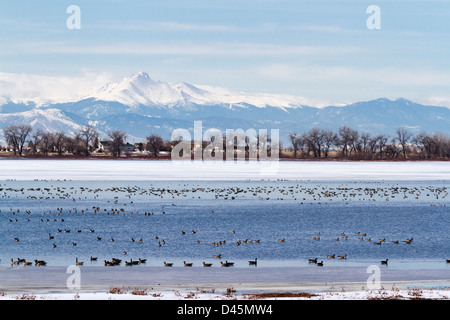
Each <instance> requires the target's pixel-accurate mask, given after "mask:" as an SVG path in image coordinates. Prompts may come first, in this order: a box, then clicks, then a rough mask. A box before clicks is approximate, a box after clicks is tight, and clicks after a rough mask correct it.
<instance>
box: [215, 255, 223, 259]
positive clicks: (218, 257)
mask: <svg viewBox="0 0 450 320" xmlns="http://www.w3.org/2000/svg"><path fill="white" fill-rule="evenodd" d="M214 258H216V259H220V258H222V255H221V254H215V255H214Z"/></svg>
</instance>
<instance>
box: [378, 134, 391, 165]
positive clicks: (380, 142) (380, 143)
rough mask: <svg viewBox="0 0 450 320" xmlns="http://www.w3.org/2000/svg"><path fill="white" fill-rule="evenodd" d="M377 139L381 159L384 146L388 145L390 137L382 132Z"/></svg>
mask: <svg viewBox="0 0 450 320" xmlns="http://www.w3.org/2000/svg"><path fill="white" fill-rule="evenodd" d="M376 140H377V147H378V151H379V154H380V159H383V152H384V148H385V147H386V144H387V141H388V140H389V137H388V136H387V135H385V134H380V135H378V136H377V137H376Z"/></svg>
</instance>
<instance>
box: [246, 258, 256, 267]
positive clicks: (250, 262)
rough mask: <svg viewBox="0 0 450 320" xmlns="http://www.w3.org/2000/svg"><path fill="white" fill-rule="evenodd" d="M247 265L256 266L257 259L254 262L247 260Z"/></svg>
mask: <svg viewBox="0 0 450 320" xmlns="http://www.w3.org/2000/svg"><path fill="white" fill-rule="evenodd" d="M248 264H249V265H252V266H256V265H257V264H258V258H255V260H249V261H248Z"/></svg>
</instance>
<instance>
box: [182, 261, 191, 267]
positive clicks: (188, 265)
mask: <svg viewBox="0 0 450 320" xmlns="http://www.w3.org/2000/svg"><path fill="white" fill-rule="evenodd" d="M183 263H184V266H185V267H192V265H193V263H192V262H191V263H188V262H186V261H183Z"/></svg>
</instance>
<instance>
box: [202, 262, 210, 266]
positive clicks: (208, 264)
mask: <svg viewBox="0 0 450 320" xmlns="http://www.w3.org/2000/svg"><path fill="white" fill-rule="evenodd" d="M202 266H203V267H211V266H212V263H206V262H203V265H202Z"/></svg>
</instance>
